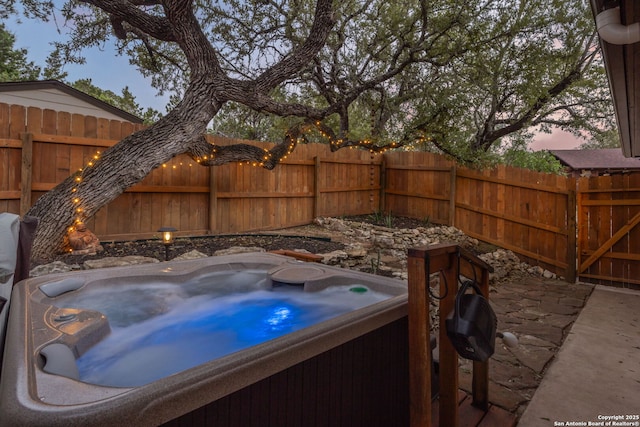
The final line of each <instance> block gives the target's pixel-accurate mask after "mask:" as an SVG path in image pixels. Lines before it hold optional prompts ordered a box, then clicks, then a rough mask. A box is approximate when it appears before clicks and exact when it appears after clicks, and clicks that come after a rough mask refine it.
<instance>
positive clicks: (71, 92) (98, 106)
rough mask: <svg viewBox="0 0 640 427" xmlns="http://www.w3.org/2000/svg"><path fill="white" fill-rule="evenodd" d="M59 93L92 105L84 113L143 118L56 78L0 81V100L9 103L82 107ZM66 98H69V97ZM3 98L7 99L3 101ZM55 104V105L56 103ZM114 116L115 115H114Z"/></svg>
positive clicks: (138, 120) (134, 121) (124, 118)
mask: <svg viewBox="0 0 640 427" xmlns="http://www.w3.org/2000/svg"><path fill="white" fill-rule="evenodd" d="M38 92H41V93H45V92H48V93H49V94H50V95H53V94H56V93H57V94H58V97H57V98H56V97H55V96H53V97H52V96H49V97H48V98H47V97H39V96H37V95H34V94H37V93H38ZM3 93H5V94H8V95H9V94H11V95H14V96H11V97H9V96H6V97H3V96H1V95H2V94H3ZM60 94H63V95H67V96H68V97H72V98H75V99H78V100H79V101H81V102H84V105H85V106H91V107H94V111H93V112H91V111H89V112H86V111H85V112H83V113H84V114H85V115H95V116H99V113H97V112H99V111H105V112H107V113H109V114H110V118H115V117H117V118H118V119H120V120H126V121H128V122H131V123H142V122H143V120H142V119H141V118H140V117H138V116H135V115H133V114H131V113H128V112H126V111H124V110H121V109H120V108H117V107H114V106H113V105H111V104H108V103H106V102H104V101H101V100H99V99H98V98H94V97H93V96H91V95H87V94H86V93H84V92H82V91H79V90H77V89H75V88H73V87H71V86H69V85H66V84H64V83H62V82H59V81H57V80H40V81H22V82H0V101H2V102H6V103H9V104H18V105H24V106H37V105H36V104H37V103H38V102H48V103H50V104H51V106H54V105H56V104H57V103H59V105H60V106H59V107H58V108H56V110H59V108H64V109H63V110H62V111H68V110H69V109H70V108H71V109H73V108H76V109H77V108H82V105H74V106H72V105H68V103H65V102H64V100H62V98H60V96H61V95H60ZM68 97H67V98H66V99H69V98H68ZM3 98H5V99H7V101H5V100H4V99H3ZM56 106H57V105H56ZM68 112H76V111H68ZM114 116H115V117H114Z"/></svg>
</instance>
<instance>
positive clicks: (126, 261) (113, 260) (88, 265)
mask: <svg viewBox="0 0 640 427" xmlns="http://www.w3.org/2000/svg"><path fill="white" fill-rule="evenodd" d="M156 262H160V261H158V260H157V259H155V258H150V257H146V256H137V255H129V256H123V257H107V258H102V259H92V260H87V261H85V262H84V268H85V270H93V269H96V268H106V267H124V266H127V265H138V264H153V263H156Z"/></svg>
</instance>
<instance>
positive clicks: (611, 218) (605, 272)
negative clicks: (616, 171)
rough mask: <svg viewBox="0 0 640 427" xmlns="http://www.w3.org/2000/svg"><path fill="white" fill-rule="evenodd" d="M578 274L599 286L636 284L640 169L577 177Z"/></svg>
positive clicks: (639, 276)
mask: <svg viewBox="0 0 640 427" xmlns="http://www.w3.org/2000/svg"><path fill="white" fill-rule="evenodd" d="M577 184H578V185H577V187H578V188H577V190H578V245H579V247H578V277H579V279H580V280H583V281H586V282H591V283H598V284H603V285H615V286H624V287H633V288H637V287H639V286H640V226H639V224H640V172H634V173H628V174H620V175H613V176H599V177H593V178H581V179H579V180H578V183H577Z"/></svg>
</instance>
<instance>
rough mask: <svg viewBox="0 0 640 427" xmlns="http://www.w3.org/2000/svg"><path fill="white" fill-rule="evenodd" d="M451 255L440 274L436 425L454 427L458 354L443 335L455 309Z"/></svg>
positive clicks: (454, 272)
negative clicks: (438, 386) (437, 415)
mask: <svg viewBox="0 0 640 427" xmlns="http://www.w3.org/2000/svg"><path fill="white" fill-rule="evenodd" d="M455 266H457V262H456V260H455V254H454V253H449V254H448V255H447V268H446V269H443V270H441V271H440V298H443V297H444V298H443V299H441V300H440V331H439V340H438V348H439V349H440V390H439V392H440V425H441V426H451V427H457V426H458V353H457V352H456V349H455V348H454V347H453V344H451V340H449V337H448V336H447V328H446V327H445V324H446V319H447V316H448V315H449V313H451V311H452V310H453V309H454V307H455V301H456V293H457V291H458V274H457V268H455Z"/></svg>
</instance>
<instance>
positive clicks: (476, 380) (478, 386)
mask: <svg viewBox="0 0 640 427" xmlns="http://www.w3.org/2000/svg"><path fill="white" fill-rule="evenodd" d="M478 285H480V290H481V291H482V296H483V297H485V298H486V299H487V301H489V271H488V270H485V269H482V271H481V275H480V283H478ZM471 393H472V397H473V400H472V404H473V406H475V407H477V408H480V409H482V410H483V411H485V412H486V411H488V410H489V361H488V360H487V361H485V362H478V361H475V360H474V361H473V378H472V381H471Z"/></svg>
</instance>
